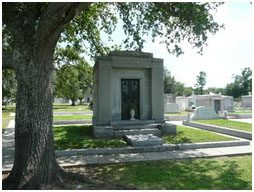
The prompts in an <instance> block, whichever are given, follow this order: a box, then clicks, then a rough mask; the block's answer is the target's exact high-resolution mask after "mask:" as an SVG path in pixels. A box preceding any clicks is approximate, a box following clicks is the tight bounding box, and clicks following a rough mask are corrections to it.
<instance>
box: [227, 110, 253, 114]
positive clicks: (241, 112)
mask: <svg viewBox="0 0 254 192" xmlns="http://www.w3.org/2000/svg"><path fill="white" fill-rule="evenodd" d="M251 113H252V111H251V110H235V111H234V112H229V114H251Z"/></svg>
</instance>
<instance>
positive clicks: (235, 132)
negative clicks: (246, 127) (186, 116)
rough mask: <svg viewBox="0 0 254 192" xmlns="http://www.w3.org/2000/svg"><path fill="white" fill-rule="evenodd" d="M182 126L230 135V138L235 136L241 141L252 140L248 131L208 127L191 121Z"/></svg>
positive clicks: (184, 122)
mask: <svg viewBox="0 0 254 192" xmlns="http://www.w3.org/2000/svg"><path fill="white" fill-rule="evenodd" d="M183 125H187V126H191V127H196V128H199V129H204V130H208V131H213V132H217V133H222V134H226V135H231V136H235V137H240V138H243V139H249V140H252V133H251V132H248V131H242V130H236V129H230V128H226V127H219V126H215V125H208V124H203V123H198V122H193V121H183Z"/></svg>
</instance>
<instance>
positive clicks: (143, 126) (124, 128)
mask: <svg viewBox="0 0 254 192" xmlns="http://www.w3.org/2000/svg"><path fill="white" fill-rule="evenodd" d="M158 126H160V124H158V123H154V124H144V125H143V124H142V125H141V124H140V125H139V124H135V125H114V126H113V127H114V130H131V129H147V128H158Z"/></svg>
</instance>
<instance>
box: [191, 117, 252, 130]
mask: <svg viewBox="0 0 254 192" xmlns="http://www.w3.org/2000/svg"><path fill="white" fill-rule="evenodd" d="M195 121H196V122H199V123H204V124H210V125H217V126H221V127H227V128H231V129H238V130H243V131H249V132H251V131H252V128H251V124H250V123H244V122H237V121H230V120H227V119H211V120H195Z"/></svg>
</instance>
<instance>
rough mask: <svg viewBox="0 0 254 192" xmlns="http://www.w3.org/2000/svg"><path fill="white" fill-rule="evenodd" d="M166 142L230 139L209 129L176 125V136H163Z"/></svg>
mask: <svg viewBox="0 0 254 192" xmlns="http://www.w3.org/2000/svg"><path fill="white" fill-rule="evenodd" d="M162 138H163V140H164V143H166V144H181V143H201V142H213V141H214V142H215V141H232V140H235V139H234V138H231V137H226V136H223V135H219V134H216V133H213V132H210V131H205V130H199V129H192V128H188V127H185V126H181V125H178V126H177V135H176V136H163V137H162Z"/></svg>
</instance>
